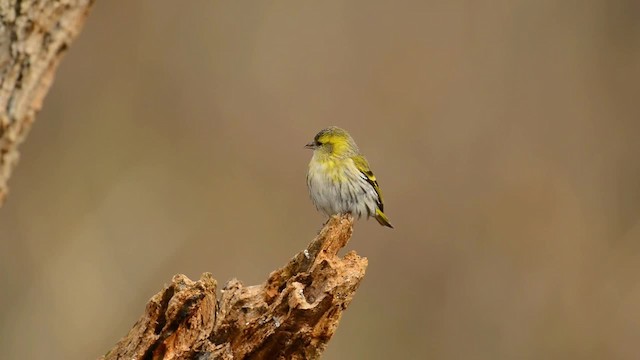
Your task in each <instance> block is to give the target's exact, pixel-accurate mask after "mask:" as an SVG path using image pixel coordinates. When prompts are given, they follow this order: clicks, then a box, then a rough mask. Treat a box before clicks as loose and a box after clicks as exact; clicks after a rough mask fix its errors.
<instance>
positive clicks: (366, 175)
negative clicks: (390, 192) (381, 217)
mask: <svg viewBox="0 0 640 360" xmlns="http://www.w3.org/2000/svg"><path fill="white" fill-rule="evenodd" d="M352 159H353V163H354V164H355V165H356V168H357V169H358V171H360V173H361V174H362V178H363V179H365V180H366V181H367V182H368V183H369V184H371V186H373V189H374V190H375V191H376V194H378V208H380V211H384V204H383V201H382V191H381V190H380V186H378V181H377V180H376V177H375V175H373V171H371V168H369V162H368V161H367V159H365V157H364V156H362V155H356V156H354V157H352Z"/></svg>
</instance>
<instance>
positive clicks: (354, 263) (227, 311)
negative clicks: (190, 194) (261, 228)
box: [101, 215, 367, 360]
mask: <svg viewBox="0 0 640 360" xmlns="http://www.w3.org/2000/svg"><path fill="white" fill-rule="evenodd" d="M352 225H353V218H352V217H351V216H349V215H344V216H341V217H338V216H336V217H332V218H331V219H330V220H329V221H328V222H327V223H326V224H325V226H324V227H323V229H322V230H321V231H320V233H319V234H318V235H317V236H316V238H315V239H314V240H313V241H312V242H311V243H310V244H309V246H308V247H307V248H306V249H305V250H304V251H302V252H300V253H299V254H297V255H296V256H294V257H293V258H292V259H291V261H289V263H288V264H287V265H285V266H284V267H283V268H281V269H279V270H276V271H274V272H272V273H271V274H270V275H269V278H268V279H267V280H266V281H265V282H264V283H263V284H261V285H255V286H244V285H243V284H242V283H241V282H240V281H238V280H231V281H230V282H228V283H227V285H226V286H225V287H224V288H223V289H222V295H221V298H220V299H217V298H216V281H215V280H214V279H213V278H212V277H211V274H208V273H205V274H203V275H202V277H201V278H200V280H198V281H191V280H189V279H188V278H187V277H186V276H184V275H176V276H174V278H173V281H172V283H171V284H170V285H169V286H166V287H165V288H164V290H162V291H160V292H159V293H157V294H156V295H155V296H153V297H152V298H151V300H149V303H148V304H147V306H146V309H145V312H144V314H143V315H142V316H141V317H140V319H139V320H138V322H136V324H135V325H134V326H133V328H132V329H131V331H129V334H128V335H126V336H125V337H124V338H122V339H121V340H120V342H118V344H117V345H116V346H115V347H114V348H113V349H112V350H110V351H109V352H108V353H107V354H105V355H104V356H103V357H102V358H101V359H103V360H111V359H166V360H169V359H199V360H205V359H316V358H318V357H319V356H320V354H321V353H322V351H323V350H324V349H325V347H326V345H327V342H328V341H329V339H331V336H332V335H333V333H334V332H335V330H336V328H337V327H338V322H339V321H340V317H341V315H342V312H343V311H344V310H345V309H346V308H347V306H348V305H349V303H350V302H351V300H352V298H353V296H354V295H355V291H356V289H357V288H358V286H359V285H360V281H361V280H362V278H363V277H364V273H365V270H366V267H367V259H366V258H362V257H360V256H358V255H357V254H356V253H355V252H353V251H351V252H349V253H347V254H346V255H345V256H344V257H342V258H341V257H339V256H338V255H337V254H338V251H339V250H340V249H341V248H343V247H344V246H345V245H346V244H347V242H348V241H349V238H350V237H351V233H352Z"/></svg>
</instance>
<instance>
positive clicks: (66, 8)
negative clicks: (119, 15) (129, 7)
mask: <svg viewBox="0 0 640 360" xmlns="http://www.w3.org/2000/svg"><path fill="white" fill-rule="evenodd" d="M93 1H94V0H32V1H21V0H0V206H2V203H3V202H4V199H5V197H6V196H7V191H8V190H7V181H8V180H9V177H10V176H11V170H12V169H13V168H14V166H15V165H16V163H17V161H18V145H19V144H20V143H21V142H22V141H23V140H24V138H25V137H26V135H27V133H28V131H29V128H30V127H31V123H33V120H34V118H35V115H36V113H37V112H38V110H40V107H41V106H42V100H43V99H44V97H45V95H46V94H47V91H48V90H49V87H50V86H51V83H52V81H53V75H54V73H55V70H56V68H57V66H58V64H59V63H60V59H61V58H62V55H63V54H64V53H65V52H66V50H67V48H68V47H69V44H71V42H72V41H73V40H74V39H75V37H76V36H77V35H78V33H79V32H80V30H81V29H82V25H83V24H84V21H85V19H86V17H87V14H88V11H89V8H90V7H91V5H92V4H93Z"/></svg>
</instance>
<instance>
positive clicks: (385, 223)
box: [374, 209, 393, 229]
mask: <svg viewBox="0 0 640 360" xmlns="http://www.w3.org/2000/svg"><path fill="white" fill-rule="evenodd" d="M374 217H375V218H376V220H378V223H380V225H382V226H388V227H390V228H392V229H393V225H391V223H390V222H389V218H387V215H385V214H384V213H383V212H382V211H381V210H380V209H376V214H375V215H374Z"/></svg>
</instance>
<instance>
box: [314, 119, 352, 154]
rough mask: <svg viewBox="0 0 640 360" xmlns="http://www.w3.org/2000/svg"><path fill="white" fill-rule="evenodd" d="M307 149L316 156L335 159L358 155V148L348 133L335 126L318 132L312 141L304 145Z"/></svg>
mask: <svg viewBox="0 0 640 360" xmlns="http://www.w3.org/2000/svg"><path fill="white" fill-rule="evenodd" d="M305 147H306V148H307V149H313V151H314V152H315V153H316V154H318V155H323V156H332V157H337V158H342V157H348V156H353V155H356V154H358V152H359V150H358V146H357V145H356V143H355V141H354V140H353V138H352V137H351V135H349V133H348V132H347V131H346V130H344V129H341V128H339V127H337V126H331V127H328V128H326V129H323V130H320V132H319V133H317V134H316V136H315V137H314V138H313V141H312V142H310V143H308V144H307V145H305Z"/></svg>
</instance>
